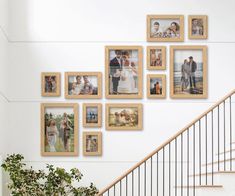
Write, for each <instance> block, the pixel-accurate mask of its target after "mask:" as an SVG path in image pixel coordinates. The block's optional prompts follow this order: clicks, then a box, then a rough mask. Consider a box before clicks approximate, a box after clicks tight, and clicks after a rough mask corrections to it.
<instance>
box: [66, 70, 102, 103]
mask: <svg viewBox="0 0 235 196" xmlns="http://www.w3.org/2000/svg"><path fill="white" fill-rule="evenodd" d="M64 86H65V87H64V88H65V98H66V99H100V98H102V73H101V72H65V85H64Z"/></svg>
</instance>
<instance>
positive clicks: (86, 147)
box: [83, 131, 102, 156]
mask: <svg viewBox="0 0 235 196" xmlns="http://www.w3.org/2000/svg"><path fill="white" fill-rule="evenodd" d="M83 155H84V156H101V155H102V132H96V131H92V132H83Z"/></svg>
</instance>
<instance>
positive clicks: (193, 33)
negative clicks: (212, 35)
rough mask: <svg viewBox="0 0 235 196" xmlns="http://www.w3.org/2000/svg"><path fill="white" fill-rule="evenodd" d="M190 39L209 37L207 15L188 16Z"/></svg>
mask: <svg viewBox="0 0 235 196" xmlns="http://www.w3.org/2000/svg"><path fill="white" fill-rule="evenodd" d="M188 34H189V39H207V37H208V17H207V16H206V15H191V16H188Z"/></svg>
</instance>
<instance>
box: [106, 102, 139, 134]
mask: <svg viewBox="0 0 235 196" xmlns="http://www.w3.org/2000/svg"><path fill="white" fill-rule="evenodd" d="M142 128H143V106H142V104H133V103H129V104H106V129H107V130H142Z"/></svg>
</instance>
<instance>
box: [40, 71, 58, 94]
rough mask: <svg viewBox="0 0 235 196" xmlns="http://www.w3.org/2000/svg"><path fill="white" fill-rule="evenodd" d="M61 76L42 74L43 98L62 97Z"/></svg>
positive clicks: (55, 73)
mask: <svg viewBox="0 0 235 196" xmlns="http://www.w3.org/2000/svg"><path fill="white" fill-rule="evenodd" d="M60 80H61V75H60V73H58V72H43V73H41V92H42V96H43V97H59V96H60V85H61V83H60Z"/></svg>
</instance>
